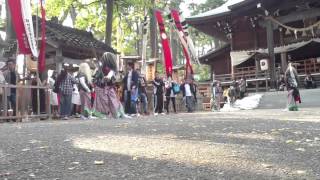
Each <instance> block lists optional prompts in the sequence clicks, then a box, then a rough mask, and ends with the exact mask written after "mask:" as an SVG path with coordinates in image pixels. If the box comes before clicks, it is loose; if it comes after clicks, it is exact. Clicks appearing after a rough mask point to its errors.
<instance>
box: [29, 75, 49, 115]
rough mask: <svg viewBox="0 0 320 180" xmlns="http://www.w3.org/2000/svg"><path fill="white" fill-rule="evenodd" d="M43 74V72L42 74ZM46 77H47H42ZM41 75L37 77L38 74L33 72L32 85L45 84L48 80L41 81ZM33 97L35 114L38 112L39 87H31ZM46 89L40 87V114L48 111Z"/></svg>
mask: <svg viewBox="0 0 320 180" xmlns="http://www.w3.org/2000/svg"><path fill="white" fill-rule="evenodd" d="M41 75H43V74H41ZM41 79H45V78H41ZM41 79H40V77H39V78H37V75H36V74H35V73H32V74H31V85H32V86H38V84H39V86H45V85H46V81H45V80H44V81H41ZM31 97H32V112H33V114H38V89H37V88H33V89H31ZM45 98H46V95H45V91H44V89H39V101H40V114H45V113H46V106H45V101H46V100H45Z"/></svg>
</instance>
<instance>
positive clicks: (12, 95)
mask: <svg viewBox="0 0 320 180" xmlns="http://www.w3.org/2000/svg"><path fill="white" fill-rule="evenodd" d="M7 67H8V70H6V71H5V72H4V73H3V75H4V78H5V80H6V82H7V83H8V84H10V85H17V82H18V81H19V75H18V73H17V72H16V63H15V60H13V59H9V60H8V61H7ZM16 96H17V90H16V88H10V90H9V91H8V93H7V98H8V107H9V108H8V109H10V105H11V109H12V110H13V116H15V115H16ZM13 121H15V120H13Z"/></svg>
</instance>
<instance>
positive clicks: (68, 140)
mask: <svg viewBox="0 0 320 180" xmlns="http://www.w3.org/2000/svg"><path fill="white" fill-rule="evenodd" d="M70 141H71V139H65V140H64V141H63V142H70Z"/></svg>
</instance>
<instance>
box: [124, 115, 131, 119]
mask: <svg viewBox="0 0 320 180" xmlns="http://www.w3.org/2000/svg"><path fill="white" fill-rule="evenodd" d="M122 118H127V119H131V118H132V117H131V116H128V115H126V114H125V115H123V116H122Z"/></svg>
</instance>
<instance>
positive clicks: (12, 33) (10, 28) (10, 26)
mask: <svg viewBox="0 0 320 180" xmlns="http://www.w3.org/2000/svg"><path fill="white" fill-rule="evenodd" d="M8 1H9V0H6V16H7V18H6V41H7V42H8V41H9V40H11V39H15V38H16V33H15V31H14V29H13V24H12V18H11V13H10V9H9V4H8Z"/></svg>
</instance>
